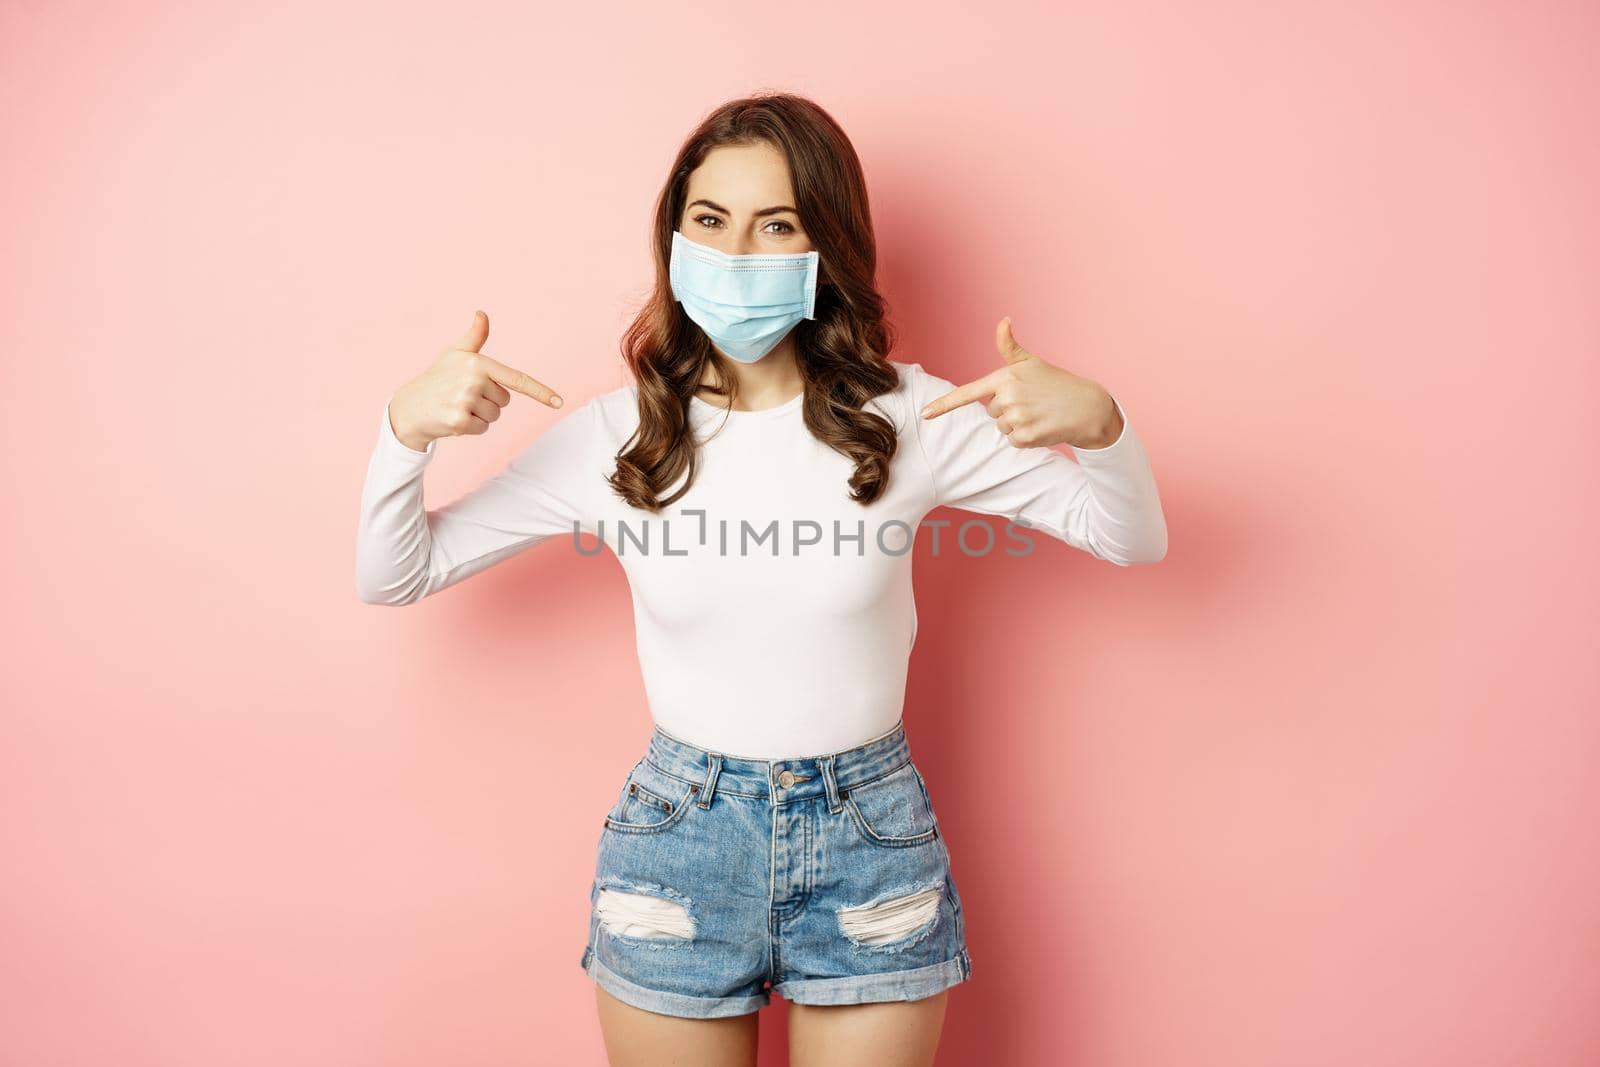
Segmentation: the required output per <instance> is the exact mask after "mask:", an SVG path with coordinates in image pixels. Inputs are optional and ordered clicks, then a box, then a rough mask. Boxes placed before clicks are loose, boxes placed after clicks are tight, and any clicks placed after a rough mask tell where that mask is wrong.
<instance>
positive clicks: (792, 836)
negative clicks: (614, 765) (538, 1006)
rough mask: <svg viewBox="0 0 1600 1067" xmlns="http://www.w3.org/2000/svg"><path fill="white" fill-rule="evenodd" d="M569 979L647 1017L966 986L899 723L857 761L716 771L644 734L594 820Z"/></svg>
mask: <svg viewBox="0 0 1600 1067" xmlns="http://www.w3.org/2000/svg"><path fill="white" fill-rule="evenodd" d="M589 900H590V912H589V940H588V943H587V944H586V945H585V946H584V949H583V960H582V965H583V969H584V971H585V972H586V973H587V974H589V975H590V976H591V977H592V978H593V979H594V980H595V981H596V982H598V983H599V984H600V986H601V987H602V988H604V989H606V990H607V991H608V992H610V993H612V994H613V995H615V996H616V997H618V998H619V999H621V1000H623V1001H626V1002H627V1003H629V1004H633V1005H635V1006H636V1007H640V1008H644V1009H646V1010H648V1011H654V1012H659V1013H661V1014H665V1015H678V1016H685V1017H689V1018H702V1019H703V1018H713V1017H719V1016H728V1015H744V1014H748V1013H749V1012H753V1011H757V1010H759V1009H760V1008H762V1007H763V1006H765V1005H767V1004H769V1003H771V994H772V993H777V994H778V995H779V996H781V997H783V998H784V999H785V1000H787V1001H789V1002H791V1003H794V1004H862V1003H868V1002H872V1001H890V1000H918V999H920V998H922V997H928V996H932V995H933V994H935V993H938V992H939V991H941V990H943V989H945V988H947V987H949V986H952V985H955V984H956V983H957V982H961V981H964V980H965V979H967V978H969V977H970V976H971V974H972V962H971V958H970V957H969V955H968V953H967V944H966V928H965V925H964V922H963V919H962V914H961V897H960V894H958V893H957V892H956V884H955V880H954V878H952V877H951V872H950V852H949V850H948V849H947V848H946V847H945V842H944V835H943V833H942V832H941V831H940V829H939V823H938V819H937V817H936V816H935V815H934V810H933V802H932V800H931V799H930V797H929V794H928V786H927V783H926V782H925V781H924V780H923V777H922V773H921V771H920V770H918V769H917V767H916V766H915V764H913V763H912V761H911V750H910V748H909V746H908V745H907V742H906V735H905V726H904V722H903V721H902V722H900V723H896V724H895V727H894V729H892V730H890V731H889V732H888V733H885V734H882V735H880V736H878V737H875V738H873V739H872V740H870V741H867V742H865V743H864V744H861V745H858V746H856V747H855V748H850V749H846V750H844V751H842V752H833V753H825V754H822V755H811V756H795V757H793V758H786V759H774V760H764V759H750V758H745V757H737V756H728V755H723V754H720V753H717V752H711V751H707V750H706V749H703V748H700V747H697V746H695V745H693V744H690V743H688V742H686V741H684V740H682V739H681V738H678V737H674V736H673V735H671V734H669V733H667V732H666V731H664V730H662V729H661V728H660V727H659V726H657V727H654V729H653V730H652V733H651V735H650V742H649V745H648V747H647V748H646V750H645V754H644V757H643V758H642V759H640V760H639V762H638V763H636V764H634V765H633V768H632V769H631V770H630V771H629V772H628V777H627V780H626V781H625V782H624V783H623V786H622V789H621V791H620V792H619V793H618V795H617V799H616V802H615V803H614V804H613V805H612V807H611V810H610V811H609V812H607V813H606V816H605V829H604V830H603V831H602V832H601V835H600V842H599V846H598V849H597V856H596V865H595V877H594V883H593V885H592V887H591V889H590V894H589Z"/></svg>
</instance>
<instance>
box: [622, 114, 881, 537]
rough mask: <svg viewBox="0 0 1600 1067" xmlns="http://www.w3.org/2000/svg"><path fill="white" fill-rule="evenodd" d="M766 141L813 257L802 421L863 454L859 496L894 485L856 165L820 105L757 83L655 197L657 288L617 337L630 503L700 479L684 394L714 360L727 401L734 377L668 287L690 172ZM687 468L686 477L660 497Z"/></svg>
mask: <svg viewBox="0 0 1600 1067" xmlns="http://www.w3.org/2000/svg"><path fill="white" fill-rule="evenodd" d="M761 142H766V143H767V144H770V145H771V146H773V147H774V148H775V149H777V150H778V151H779V152H782V153H783V155H784V157H785V158H786V159H787V160H788V163H789V178H790V182H791V184H792V185H793V187H794V195H795V208H796V210H797V211H798V212H799V213H800V222H801V225H802V227H803V228H804V230H805V232H806V233H807V234H808V235H809V236H810V238H811V242H812V247H813V248H815V249H816V250H817V252H818V259H819V263H818V266H819V272H818V285H817V296H816V307H815V314H816V318H815V319H803V320H801V321H800V323H799V324H798V325H796V326H795V328H794V331H793V334H794V339H795V350H796V361H797V362H798V363H799V367H800V375H801V377H802V379H804V382H805V400H804V401H803V404H804V412H805V424H806V427H807V429H808V430H810V432H811V434H812V435H813V436H814V437H816V438H817V439H818V440H819V441H822V442H823V443H825V444H827V445H828V446H829V447H831V448H833V449H834V450H835V451H837V452H839V453H841V454H843V455H845V456H848V457H849V458H850V459H852V460H854V461H855V471H854V472H853V473H852V474H851V476H850V479H849V483H848V484H849V488H850V496H851V498H852V499H854V500H857V501H859V502H861V503H863V504H870V503H871V502H872V501H874V500H876V499H878V497H880V496H881V495H882V494H883V492H884V490H885V489H887V488H888V485H889V461H890V460H891V459H892V458H893V457H894V453H895V445H896V443H897V438H896V433H895V428H894V426H893V425H892V424H891V423H890V422H889V420H888V419H885V418H884V417H883V416H881V415H879V414H877V413H876V412H871V411H865V410H863V405H865V404H866V402H867V401H869V400H871V399H872V398H873V397H875V396H879V395H881V394H883V393H886V392H888V391H889V390H891V389H893V388H894V387H895V384H896V382H897V381H898V376H897V375H896V373H895V369H894V367H892V366H890V364H889V358H888V357H889V352H890V351H891V350H892V348H893V345H894V330H893V327H892V326H891V325H890V323H889V321H888V319H887V317H886V315H885V304H884V301H883V298H882V297H881V296H879V294H878V291H877V288H876V286H875V284H874V275H875V272H876V269H877V261H878V249H877V241H876V239H875V238H874V236H873V233H872V217H871V214H870V212H869V211H868V208H867V186H866V180H865V178H864V176H863V175H862V171H861V162H860V160H859V159H858V158H857V157H856V152H855V148H854V147H853V146H852V145H851V144H850V139H849V138H848V137H846V136H845V133H844V130H843V129H842V128H841V127H840V126H839V124H838V123H837V122H835V121H834V119H833V117H832V116H831V115H829V114H828V113H827V112H826V111H824V110H823V109H822V108H821V107H819V106H817V104H815V103H814V102H812V101H810V100H807V99H806V98H804V97H801V96H796V95H794V94H792V93H780V92H767V91H763V92H761V93H757V94H755V95H752V96H748V97H744V98H741V99H738V100H731V101H729V102H728V103H726V104H723V105H722V106H721V107H719V108H717V109H716V110H715V111H713V112H712V113H711V114H710V115H709V116H707V117H706V119H705V120H704V121H703V122H701V123H700V125H699V126H698V127H697V128H696V129H695V130H694V132H693V133H691V134H690V135H689V137H688V138H687V139H686V140H685V141H684V143H683V146H682V147H681V148H680V149H679V150H678V156H677V159H676V160H674V161H673V164H672V171H671V173H670V175H669V176H668V178H667V182H666V185H665V186H664V187H663V188H662V190H661V194H660V196H659V197H658V199H657V200H656V210H655V230H654V234H653V237H652V240H653V244H654V250H655V257H656V284H655V290H654V292H653V293H652V295H651V297H650V299H649V301H648V302H647V303H646V304H645V306H644V308H643V309H642V310H640V312H639V314H638V316H637V317H636V318H635V319H634V320H633V323H632V324H631V325H630V326H629V327H628V329H627V332H626V333H625V334H624V335H623V337H622V355H623V358H624V359H625V360H626V361H627V363H628V367H629V369H630V370H631V371H632V372H633V376H634V380H635V381H637V382H638V385H639V390H638V394H639V427H638V429H637V430H636V431H634V434H633V436H631V437H630V438H629V439H628V440H627V441H626V442H625V443H624V444H623V447H622V450H621V451H620V452H618V454H617V465H616V470H615V471H614V472H613V473H612V475H611V476H610V479H609V481H610V483H611V485H612V487H613V488H614V489H615V490H616V492H617V494H618V495H619V496H621V497H622V498H623V499H624V500H626V501H627V502H628V503H629V504H631V505H633V506H634V507H637V508H642V509H646V510H649V511H659V510H660V509H661V508H663V507H665V506H666V505H668V504H671V503H672V502H673V501H675V500H677V499H678V498H679V497H681V496H682V495H683V494H684V493H685V492H687V491H688V489H689V487H690V486H691V485H692V484H693V482H694V476H695V471H696V469H697V465H698V453H697V450H696V448H695V440H694V436H693V434H692V432H691V427H690V421H689V402H690V398H691V397H693V396H694V394H695V393H696V392H697V391H698V390H700V389H702V388H707V387H708V386H706V385H704V384H702V381H701V379H702V375H703V373H704V371H705V370H706V367H707V365H708V364H711V365H713V368H714V370H715V372H716V377H717V381H718V383H719V387H718V388H717V389H715V390H713V391H714V392H717V393H720V394H721V395H723V396H727V397H728V398H729V402H730V403H731V402H732V397H733V395H734V388H733V385H734V383H735V382H736V379H735V378H734V376H733V375H732V374H731V373H729V372H728V367H727V364H726V363H724V362H723V361H724V360H725V358H726V357H724V356H723V355H722V354H721V353H719V352H718V351H717V350H716V349H715V347H714V346H713V345H712V344H711V342H710V340H709V339H708V338H707V337H706V335H705V333H704V332H703V331H702V330H701V329H700V327H699V326H697V325H696V324H695V323H694V322H693V320H691V319H690V318H689V317H688V316H687V315H686V314H685V313H684V311H683V308H682V307H681V306H680V305H679V304H678V302H677V300H676V299H675V298H674V297H673V295H672V283H671V278H670V276H669V264H670V257H671V252H672V234H673V231H674V230H676V229H677V228H678V221H679V218H680V216H681V215H682V214H683V206H684V196H685V192H686V190H687V188H688V184H689V174H690V172H692V171H693V170H694V169H695V168H696V167H698V166H699V165H700V163H701V162H702V161H703V160H704V159H705V157H706V154H707V153H709V152H710V151H711V150H712V149H713V148H718V147H721V146H723V145H750V144H756V143H761ZM825 283H826V284H825ZM686 473H687V477H686V478H684V482H683V485H682V486H680V487H679V488H678V489H677V490H676V491H674V492H673V493H672V495H671V496H669V497H666V498H664V499H663V498H662V495H661V494H662V493H664V492H665V491H666V490H667V489H668V487H670V486H671V485H672V484H673V483H674V482H675V481H677V479H678V478H679V477H680V476H683V475H685V474H686Z"/></svg>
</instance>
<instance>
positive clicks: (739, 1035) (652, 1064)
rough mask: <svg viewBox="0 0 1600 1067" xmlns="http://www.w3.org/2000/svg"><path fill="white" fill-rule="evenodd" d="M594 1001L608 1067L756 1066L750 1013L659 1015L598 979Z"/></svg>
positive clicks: (754, 1019)
mask: <svg viewBox="0 0 1600 1067" xmlns="http://www.w3.org/2000/svg"><path fill="white" fill-rule="evenodd" d="M595 1003H596V1006H597V1007H598V1008H599V1010H600V1031H601V1033H602V1034H603V1035H604V1038H605V1044H606V1060H607V1061H608V1062H609V1063H610V1064H611V1067H657V1065H659V1064H663V1063H692V1064H695V1065H696V1067H755V1062H756V1028H757V1017H756V1013H755V1012H750V1013H748V1014H745V1015H734V1016H729V1017H726V1018H721V1019H685V1018H681V1017H679V1016H675V1015H661V1014H659V1013H657V1012H653V1011H645V1010H644V1009H643V1008H636V1007H634V1006H633V1005H632V1004H627V1003H624V1002H623V1001H621V1000H618V999H617V998H616V997H614V996H612V995H611V994H610V993H607V992H606V991H605V990H604V989H603V988H601V987H600V986H599V985H598V984H597V985H596V986H595ZM819 1062H820V1061H819ZM886 1062H894V1063H898V1062H899V1061H886ZM906 1062H907V1063H910V1062H912V1061H910V1060H907V1061H906ZM919 1062H920V1061H919Z"/></svg>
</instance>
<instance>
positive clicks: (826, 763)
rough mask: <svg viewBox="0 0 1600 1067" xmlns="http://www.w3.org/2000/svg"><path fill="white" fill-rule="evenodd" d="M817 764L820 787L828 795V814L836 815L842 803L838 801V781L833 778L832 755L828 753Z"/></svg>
mask: <svg viewBox="0 0 1600 1067" xmlns="http://www.w3.org/2000/svg"><path fill="white" fill-rule="evenodd" d="M818 762H819V763H821V764H822V786H823V788H824V789H825V790H826V791H827V794H828V813H829V814H830V815H837V814H839V809H840V808H842V807H844V803H843V802H842V801H841V800H840V799H839V780H838V779H837V778H835V777H834V776H833V753H831V752H830V753H828V754H827V755H826V756H823V757H822V759H820V760H819V761H818Z"/></svg>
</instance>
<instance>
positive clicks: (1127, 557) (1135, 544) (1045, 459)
mask: <svg viewBox="0 0 1600 1067" xmlns="http://www.w3.org/2000/svg"><path fill="white" fill-rule="evenodd" d="M910 369H911V374H912V382H911V419H912V422H913V423H915V425H916V427H917V438H918V442H919V443H920V445H921V447H922V452H923V455H924V457H925V458H926V459H927V462H928V467H929V469H930V471H931V473H932V477H933V484H934V494H935V497H936V500H937V503H939V504H948V505H950V506H951V507H957V508H962V509H965V510H967V511H974V512H978V513H981V514H986V515H1003V516H1006V517H1008V518H1012V519H1020V520H1023V521H1025V522H1026V523H1027V524H1028V525H1029V526H1033V527H1037V528H1038V529H1041V530H1043V531H1044V532H1045V533H1047V534H1049V535H1050V536H1052V537H1055V538H1057V539H1059V540H1061V541H1065V542H1066V543H1067V544H1069V545H1072V546H1073V547H1074V548H1080V549H1082V550H1083V551H1085V552H1088V553H1089V554H1091V555H1093V556H1095V557H1097V558H1099V559H1103V560H1109V561H1110V562H1112V563H1115V564H1117V565H1118V566H1123V567H1126V566H1129V565H1131V564H1134V563H1155V562H1158V561H1160V560H1161V559H1162V558H1163V557H1164V556H1165V555H1166V554H1167V523H1166V518H1165V516H1164V515H1163V514H1162V511H1161V497H1160V495H1159V494H1158V493H1157V491H1156V480H1155V475H1154V473H1153V472H1152V471H1151V469H1150V458H1149V456H1148V455H1147V454H1146V453H1145V449H1144V444H1143V442H1141V441H1140V440H1139V436H1138V435H1137V434H1136V433H1135V432H1134V430H1133V425H1132V423H1131V422H1130V421H1129V420H1128V417H1127V413H1126V412H1124V411H1123V409H1122V403H1121V402H1120V401H1118V400H1117V399H1116V398H1115V397H1113V398H1112V403H1114V404H1116V407H1117V411H1118V412H1119V413H1120V414H1122V419H1123V425H1122V433H1121V435H1120V436H1118V437H1117V439H1116V440H1115V441H1113V442H1112V443H1111V444H1109V445H1106V446H1105V447H1104V448H1074V449H1073V452H1074V453H1075V454H1076V456H1077V458H1078V461H1077V462H1076V463H1074V462H1072V460H1070V459H1068V458H1067V457H1066V456H1065V455H1064V454H1062V453H1060V452H1057V451H1056V450H1055V449H1052V448H1045V447H1036V448H1018V447H1017V446H1015V445H1013V444H1012V443H1011V442H1010V441H1008V440H1006V437H1005V435H1004V434H1002V433H1001V432H1000V429H999V427H998V426H997V425H996V424H995V420H994V418H993V417H992V416H991V415H990V414H989V412H988V411H987V410H986V409H985V407H984V405H982V404H981V403H972V404H966V405H964V406H962V407H959V408H956V409H955V410H954V411H947V412H945V413H944V414H943V415H940V416H938V417H937V418H934V419H924V418H922V417H921V415H920V414H919V412H920V411H921V409H922V406H923V405H924V404H926V403H927V402H928V401H930V400H933V399H934V398H935V397H938V396H941V395H943V394H944V393H947V392H949V391H950V390H951V389H954V388H955V385H954V383H952V382H950V381H948V380H947V379H944V378H941V377H938V376H937V375H934V374H929V373H928V372H927V371H925V370H923V369H922V365H921V364H920V363H913V364H910Z"/></svg>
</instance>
